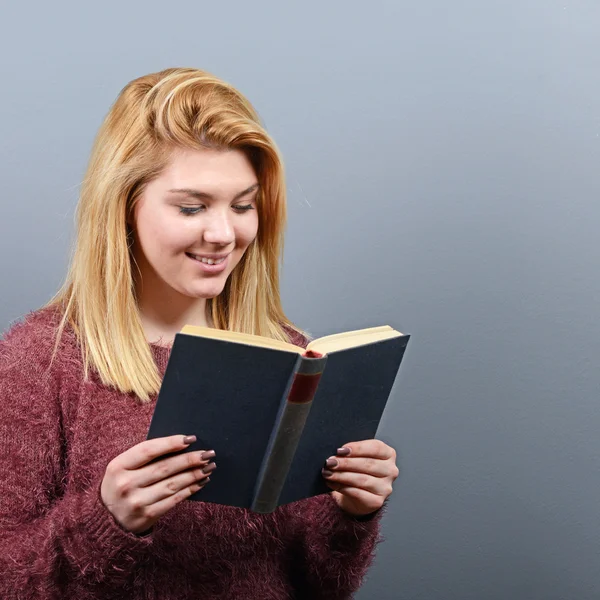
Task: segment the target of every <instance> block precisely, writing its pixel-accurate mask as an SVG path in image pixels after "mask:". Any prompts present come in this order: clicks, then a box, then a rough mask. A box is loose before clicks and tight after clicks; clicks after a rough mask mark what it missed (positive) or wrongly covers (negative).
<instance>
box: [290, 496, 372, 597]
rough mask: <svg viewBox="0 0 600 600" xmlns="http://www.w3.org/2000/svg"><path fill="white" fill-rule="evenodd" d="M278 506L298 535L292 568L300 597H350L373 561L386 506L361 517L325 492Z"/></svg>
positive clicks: (294, 542) (295, 540) (293, 531)
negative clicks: (344, 509) (343, 508)
mask: <svg viewBox="0 0 600 600" xmlns="http://www.w3.org/2000/svg"><path fill="white" fill-rule="evenodd" d="M279 510H280V511H281V518H282V520H283V521H284V522H285V523H286V527H287V528H288V531H289V532H290V533H291V536H292V539H293V540H294V541H293V548H294V552H293V558H292V561H293V565H292V573H294V579H295V581H294V587H295V588H296V590H297V591H298V592H299V597H301V598H311V599H312V598H314V599H315V600H320V599H323V600H325V599H327V600H342V599H344V600H346V599H347V598H350V597H352V594H353V593H354V592H356V590H357V589H358V588H359V587H360V585H361V583H362V581H363V578H364V576H365V574H366V572H367V569H368V568H369V566H370V565H371V563H372V562H373V558H374V556H375V546H376V544H377V543H378V542H379V541H380V536H379V534H380V520H381V516H382V514H383V509H380V510H378V511H377V512H375V513H373V514H372V515H369V516H368V517H367V518H363V519H360V518H356V517H354V516H352V515H350V514H348V513H346V512H344V511H343V510H342V509H341V508H339V506H338V505H337V503H336V501H335V500H334V499H333V497H332V496H331V494H322V495H320V496H314V497H313V498H307V499H306V500H300V501H298V502H293V503H291V504H288V505H285V506H282V507H280V509H279Z"/></svg>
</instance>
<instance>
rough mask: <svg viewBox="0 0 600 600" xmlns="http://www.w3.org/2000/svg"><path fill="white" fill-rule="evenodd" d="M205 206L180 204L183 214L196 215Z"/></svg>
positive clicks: (180, 210)
mask: <svg viewBox="0 0 600 600" xmlns="http://www.w3.org/2000/svg"><path fill="white" fill-rule="evenodd" d="M203 208H204V207H203V206H180V207H179V212H180V213H181V214H182V215H195V214H196V213H198V212H200V211H201V210H202V209H203Z"/></svg>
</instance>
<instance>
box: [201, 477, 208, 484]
mask: <svg viewBox="0 0 600 600" xmlns="http://www.w3.org/2000/svg"><path fill="white" fill-rule="evenodd" d="M209 481H210V477H207V478H206V479H203V480H202V485H204V484H206V483H208V482H209Z"/></svg>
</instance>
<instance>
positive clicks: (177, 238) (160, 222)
mask: <svg viewBox="0 0 600 600" xmlns="http://www.w3.org/2000/svg"><path fill="white" fill-rule="evenodd" d="M186 234H187V235H186ZM138 237H139V239H140V242H141V245H142V248H143V250H144V254H146V256H148V258H150V259H152V260H153V261H157V260H158V261H160V262H162V261H164V259H165V258H166V257H167V256H169V255H171V254H175V253H177V252H178V251H179V250H180V249H181V247H182V246H184V245H185V244H186V240H187V239H188V238H189V237H190V232H188V231H187V229H186V228H185V227H181V224H180V223H177V222H176V220H175V219H169V218H164V217H163V218H159V215H152V216H149V218H146V219H140V220H139V222H138Z"/></svg>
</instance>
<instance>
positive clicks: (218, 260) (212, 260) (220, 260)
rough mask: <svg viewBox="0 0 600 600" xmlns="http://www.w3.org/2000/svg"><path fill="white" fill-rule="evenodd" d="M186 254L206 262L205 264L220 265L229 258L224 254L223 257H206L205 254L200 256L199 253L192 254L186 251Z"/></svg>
mask: <svg viewBox="0 0 600 600" xmlns="http://www.w3.org/2000/svg"><path fill="white" fill-rule="evenodd" d="M186 254H187V255H188V256H189V257H190V258H193V259H195V260H197V261H199V262H201V263H204V264H205V265H220V264H222V263H224V262H225V260H226V259H227V256H223V257H222V258H205V257H203V256H198V255H197V254H190V253H189V252H186Z"/></svg>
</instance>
